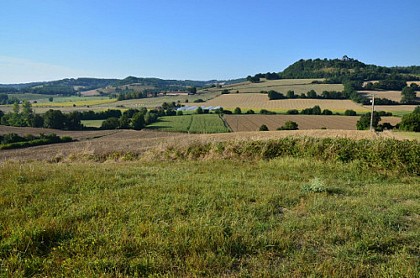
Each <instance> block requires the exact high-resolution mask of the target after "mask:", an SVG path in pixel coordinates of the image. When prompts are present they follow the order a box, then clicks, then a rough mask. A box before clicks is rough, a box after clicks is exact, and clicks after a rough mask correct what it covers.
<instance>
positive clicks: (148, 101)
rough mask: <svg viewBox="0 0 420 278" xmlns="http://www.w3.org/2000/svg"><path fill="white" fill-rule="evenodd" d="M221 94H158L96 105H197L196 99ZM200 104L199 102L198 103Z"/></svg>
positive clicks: (115, 106)
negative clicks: (179, 103) (178, 103)
mask: <svg viewBox="0 0 420 278" xmlns="http://www.w3.org/2000/svg"><path fill="white" fill-rule="evenodd" d="M218 95H220V92H202V93H201V92H200V93H199V94H196V95H189V96H185V95H180V96H158V97H151V98H142V99H130V100H123V101H118V102H114V103H107V104H101V105H97V106H95V108H97V109H107V108H110V109H115V108H121V107H124V108H140V107H146V108H155V107H158V106H161V105H162V103H164V102H168V103H172V102H175V103H177V102H178V101H179V102H181V103H184V104H186V105H196V104H194V101H196V100H198V99H202V100H204V101H205V100H210V99H212V98H215V97H217V96H218ZM197 105H199V104H197Z"/></svg>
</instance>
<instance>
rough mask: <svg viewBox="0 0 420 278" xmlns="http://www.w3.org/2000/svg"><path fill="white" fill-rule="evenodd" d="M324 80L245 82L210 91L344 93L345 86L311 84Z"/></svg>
mask: <svg viewBox="0 0 420 278" xmlns="http://www.w3.org/2000/svg"><path fill="white" fill-rule="evenodd" d="M314 80H318V81H321V80H322V79H281V80H269V81H262V82H260V83H250V82H243V83H238V84H232V85H227V86H224V87H223V88H221V89H214V88H212V89H209V90H211V91H216V90H217V91H221V90H224V89H228V90H230V91H231V93H235V92H236V91H239V92H240V93H259V92H261V91H269V90H275V91H279V92H281V93H283V94H286V93H287V91H289V90H293V91H294V92H295V94H299V95H300V94H302V93H307V92H308V91H310V90H315V91H316V92H317V93H319V94H320V93H322V92H323V91H342V90H343V85H341V84H311V82H312V81H314Z"/></svg>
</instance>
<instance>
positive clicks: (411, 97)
mask: <svg viewBox="0 0 420 278" xmlns="http://www.w3.org/2000/svg"><path fill="white" fill-rule="evenodd" d="M415 102H416V91H414V89H413V88H412V87H405V88H404V89H403V90H402V91H401V103H404V104H411V103H415Z"/></svg>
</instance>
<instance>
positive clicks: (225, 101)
mask: <svg viewBox="0 0 420 278" xmlns="http://www.w3.org/2000/svg"><path fill="white" fill-rule="evenodd" d="M203 105H206V106H222V107H223V108H225V109H234V108H235V107H240V108H241V109H242V110H244V111H245V110H247V109H253V110H256V112H257V111H258V110H260V109H268V110H273V111H283V112H285V111H287V110H290V109H298V110H302V109H305V108H309V107H313V106H315V105H319V106H320V107H321V109H329V110H331V111H335V112H344V111H345V110H347V109H352V110H354V111H356V112H361V113H364V112H369V109H368V108H367V107H363V106H361V105H358V104H356V103H354V102H353V101H351V100H335V99H282V100H269V99H268V96H267V95H266V94H259V93H246V94H245V93H244V94H241V93H240V94H228V95H221V96H219V97H217V98H214V99H211V100H209V101H207V102H205V103H203Z"/></svg>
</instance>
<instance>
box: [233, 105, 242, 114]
mask: <svg viewBox="0 0 420 278" xmlns="http://www.w3.org/2000/svg"><path fill="white" fill-rule="evenodd" d="M233 114H242V111H241V108H239V107H236V108H235V110H233Z"/></svg>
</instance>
